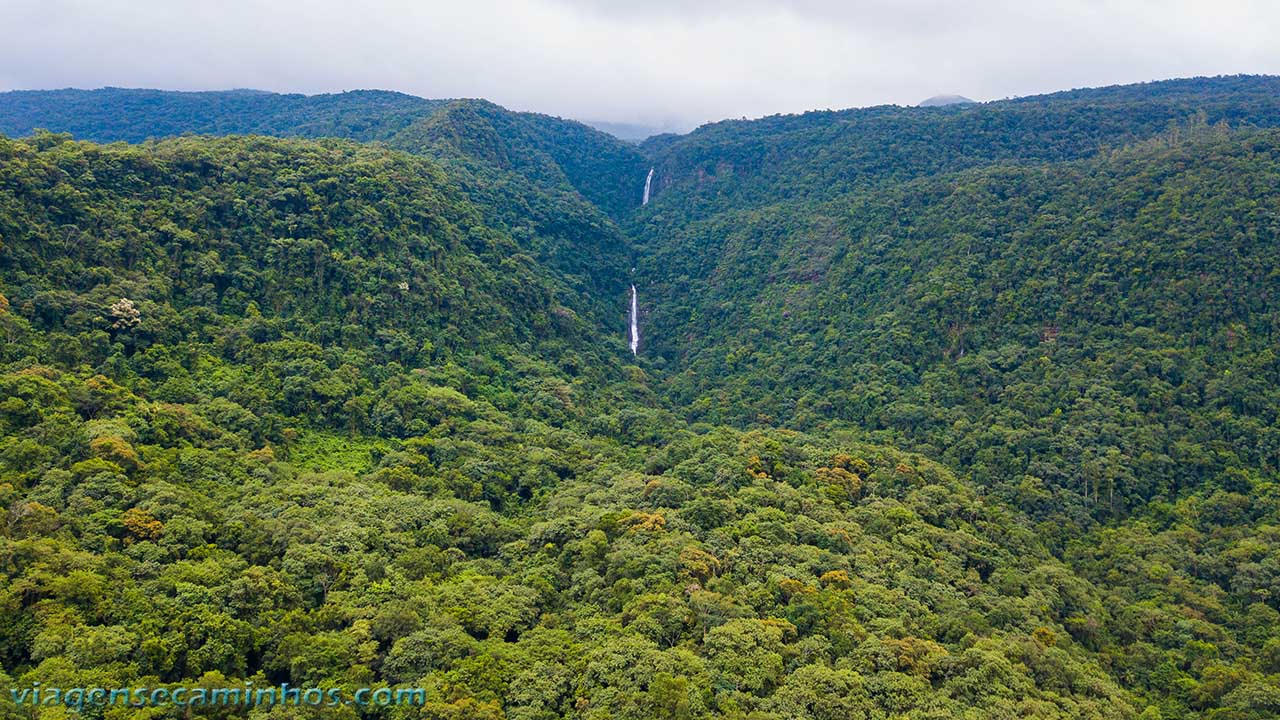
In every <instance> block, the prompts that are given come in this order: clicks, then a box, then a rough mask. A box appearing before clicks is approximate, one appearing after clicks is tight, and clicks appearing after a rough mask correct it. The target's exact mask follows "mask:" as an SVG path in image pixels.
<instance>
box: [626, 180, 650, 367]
mask: <svg viewBox="0 0 1280 720" xmlns="http://www.w3.org/2000/svg"><path fill="white" fill-rule="evenodd" d="M649 173H650V174H652V173H653V171H652V170H650V171H649ZM646 189H647V188H646ZM647 194H648V193H646V195H647ZM636 305H637V303H636V286H635V285H632V286H631V354H632V356H637V355H639V354H640V353H639V350H640V327H639V325H637V324H636Z"/></svg>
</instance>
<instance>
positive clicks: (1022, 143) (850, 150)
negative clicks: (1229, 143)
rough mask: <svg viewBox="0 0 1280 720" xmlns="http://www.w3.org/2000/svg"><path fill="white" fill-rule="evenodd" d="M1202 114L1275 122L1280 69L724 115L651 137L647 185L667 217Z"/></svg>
mask: <svg viewBox="0 0 1280 720" xmlns="http://www.w3.org/2000/svg"><path fill="white" fill-rule="evenodd" d="M1193 118H1202V119H1203V121H1204V122H1207V123H1208V124H1217V123H1219V122H1223V123H1227V124H1229V125H1231V126H1233V127H1240V126H1262V127H1273V126H1275V125H1277V124H1280V78H1277V77H1271V76H1235V77H1217V78H1197V79H1189V80H1171V81H1165V82H1159V83H1149V84H1142V85H1124V86H1117V87H1112V88H1101V89H1091V90H1076V91H1071V92H1067V93H1058V94H1052V95H1043V96H1036V97H1028V98H1020V99H1017V100H1005V101H998V102H989V103H982V104H978V105H952V106H944V107H928V108H921V107H897V106H882V107H873V108H862V109H852V110H839V111H821V112H819V111H815V112H808V113H804V114H800V115H776V116H772V117H767V118H762V119H759V120H727V121H723V122H718V123H712V124H710V125H706V126H703V127H701V128H699V129H697V130H695V131H693V132H692V133H689V134H688V135H685V136H660V137H656V138H650V139H649V140H648V141H646V142H645V143H644V144H642V146H641V149H642V150H644V151H646V153H647V154H649V155H650V156H651V157H652V158H653V163H654V165H655V166H656V168H657V172H656V173H655V177H654V186H655V188H656V190H655V193H654V194H655V197H656V198H660V197H661V196H662V195H663V194H666V192H667V189H668V188H672V187H679V189H680V192H677V193H670V194H669V195H668V197H667V198H665V200H666V201H667V202H669V203H677V204H679V206H680V210H677V211H676V215H677V217H681V216H683V215H688V214H694V215H702V214H705V213H707V212H710V211H715V210H719V209H731V210H741V209H744V208H746V207H755V206H759V205H765V204H769V203H771V202H776V201H778V200H780V199H784V198H804V199H806V200H814V199H819V198H832V197H836V196H839V195H840V194H843V193H846V192H850V191H852V190H855V189H858V188H861V187H868V186H871V185H874V184H877V183H883V182H890V181H904V180H909V179H911V178H915V177H921V176H925V175H929V174H934V173H938V172H946V171H954V170H960V169H964V168H969V167H976V166H981V165H985V164H989V163H992V162H1000V161H1017V162H1046V161H1061V160H1071V159H1078V158H1083V157H1088V156H1090V155H1093V154H1095V153H1098V152H1100V151H1102V150H1106V149H1109V148H1117V147H1122V146H1124V145H1125V144H1128V143H1130V142H1134V141H1137V140H1141V139H1143V138H1147V137H1151V136H1153V135H1156V134H1159V133H1162V132H1164V131H1166V130H1168V129H1169V127H1170V125H1171V124H1172V125H1178V124H1181V123H1185V122H1187V121H1188V120H1190V119H1193Z"/></svg>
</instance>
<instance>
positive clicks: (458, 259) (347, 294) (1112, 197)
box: [0, 77, 1280, 720]
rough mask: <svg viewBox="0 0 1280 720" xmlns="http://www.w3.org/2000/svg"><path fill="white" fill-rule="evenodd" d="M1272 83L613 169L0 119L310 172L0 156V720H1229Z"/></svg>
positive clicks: (69, 152)
mask: <svg viewBox="0 0 1280 720" xmlns="http://www.w3.org/2000/svg"><path fill="white" fill-rule="evenodd" d="M1274 89H1275V81H1274V79H1271V78H1250V77H1237V78H1213V79H1197V80H1189V81H1178V82H1174V83H1164V84H1152V85H1143V86H1130V87H1123V88H1107V89H1102V90H1094V91H1078V92H1072V93H1064V94H1059V95H1057V96H1046V97H1043V98H1029V99H1023V100H1018V101H1011V102H1003V103H992V104H987V105H981V106H971V107H963V108H956V107H952V108H933V109H930V108H872V109H867V110H856V111H841V112H837V113H810V114H806V115H803V116H792V117H775V118H766V119H763V120H759V121H753V122H745V121H744V122H736V121H735V122H727V123H718V124H715V125H711V126H707V127H704V128H702V129H700V130H698V131H696V132H694V133H692V134H690V135H688V136H684V137H661V138H655V139H652V140H650V141H649V142H648V143H646V144H645V145H644V146H643V147H642V148H640V149H639V150H637V149H636V148H634V147H630V146H625V145H623V144H621V143H617V142H615V141H613V140H612V139H610V138H608V137H607V136H604V135H602V134H600V133H596V132H594V131H591V130H589V129H588V128H585V126H581V125H578V124H576V123H572V122H568V121H563V120H559V119H557V118H549V117H546V116H540V115H532V114H520V113H509V112H507V111H505V110H503V109H501V108H499V107H497V106H494V105H492V104H489V103H485V102H482V101H458V102H450V103H437V102H432V101H423V100H420V99H417V98H409V97H408V96H401V95H395V94H389V93H376V92H369V93H366V92H361V93H347V94H343V95H341V96H317V97H312V98H304V97H301V96H278V95H271V94H265V93H243V92H234V93H210V94H203V93H202V94H165V93H155V92H151V91H120V90H105V91H95V92H92V93H82V92H79V91H59V92H56V93H10V94H5V95H3V96H0V120H3V122H5V123H10V124H4V125H0V129H5V130H6V131H10V132H15V133H22V134H26V133H27V132H28V131H30V129H31V128H33V127H37V126H45V127H52V128H54V129H57V130H70V131H73V132H75V133H76V134H77V135H80V136H84V137H89V138H98V139H113V140H114V139H125V140H133V141H137V140H142V139H145V138H148V137H153V136H168V135H177V134H181V133H183V132H186V131H190V132H204V133H211V134H239V133H246V132H253V133H264V134H269V135H284V136H304V137H318V136H342V137H345V138H347V139H346V140H338V139H328V140H319V141H315V140H311V141H308V140H297V139H278V138H268V137H229V138H194V137H183V138H177V139H169V140H163V141H158V142H156V141H152V142H147V143H144V144H142V145H134V146H130V145H123V144H115V145H106V146H101V145H94V144H90V143H86V142H78V141H73V140H72V139H71V138H70V137H69V136H67V135H56V134H50V133H45V132H41V133H36V134H34V135H32V136H31V137H29V138H27V139H25V140H6V139H0V337H2V338H3V341H4V342H3V344H2V345H0V515H3V517H2V518H0V520H2V521H3V522H0V681H3V683H10V684H17V685H23V684H27V685H29V684H30V683H32V682H36V681H39V682H41V683H44V684H45V685H62V686H74V685H104V686H117V685H119V686H130V685H137V684H152V685H158V684H169V685H179V684H181V685H205V686H209V687H225V686H228V685H238V684H240V683H242V682H243V681H252V682H254V683H257V684H259V685H267V684H272V683H279V682H290V683H292V684H295V685H324V686H333V687H344V688H348V689H353V688H355V687H359V686H379V685H393V686H397V687H424V688H427V689H428V690H429V699H430V702H429V704H428V706H427V707H424V708H416V709H410V708H397V709H394V710H385V711H384V710H375V709H360V710H357V709H354V708H342V709H339V710H337V711H333V712H328V713H316V715H315V716H324V717H330V716H331V717H342V718H353V717H369V718H375V717H376V718H385V719H387V720H391V719H394V718H411V717H426V718H510V719H513V720H514V719H522V720H542V719H550V718H562V717H571V718H581V719H583V720H587V719H595V718H600V719H604V718H610V719H612V718H636V719H637V720H639V719H642V718H645V719H647V718H681V719H692V718H744V719H745V718H752V719H753V720H763V719H766V718H767V719H778V720H781V719H783V718H787V719H791V718H832V719H834V718H865V719H868V720H890V718H894V719H896V718H912V719H916V720H924V719H926V718H950V717H968V718H988V717H992V718H1015V717H1017V718H1023V717H1027V718H1090V719H1094V718H1096V719H1105V718H1130V717H1142V718H1164V719H1165V720H1174V719H1181V718H1193V717H1214V718H1231V719H1236V718H1239V719H1242V720H1243V719H1250V720H1252V719H1254V718H1267V717H1273V716H1275V715H1276V713H1277V712H1278V711H1280V710H1278V708H1280V701H1278V700H1277V698H1280V634H1278V632H1277V628H1280V622H1278V621H1280V560H1278V559H1277V558H1278V557H1280V555H1278V552H1280V551H1278V550H1277V548H1280V533H1278V532H1277V528H1280V502H1278V501H1280V493H1278V492H1277V490H1276V488H1277V487H1280V485H1277V481H1278V478H1277V468H1278V467H1280V455H1278V454H1277V453H1280V449H1278V448H1280V436H1277V434H1276V433H1277V430H1276V428H1277V417H1280V395H1278V394H1277V392H1278V391H1277V390H1276V388H1277V387H1280V365H1278V364H1277V360H1276V355H1275V352H1274V346H1275V339H1276V333H1277V330H1278V329H1280V320H1278V319H1277V315H1276V311H1275V309H1274V300H1275V298H1274V297H1273V296H1274V295H1275V290H1276V287H1277V283H1276V280H1277V278H1276V277H1275V270H1274V268H1276V267H1280V258H1277V257H1276V254H1275V253H1276V250H1275V248H1276V242H1275V240H1276V237H1275V236H1276V232H1277V218H1278V217H1280V205H1277V200H1276V197H1275V193H1274V188H1275V187H1276V186H1277V182H1278V181H1280V134H1277V133H1276V132H1275V131H1272V130H1266V129H1259V128H1256V127H1255V128H1251V127H1247V126H1249V125H1257V126H1268V125H1274V124H1275V118H1276V117H1277V115H1276V110H1277V108H1276V106H1275V99H1274V98H1275V93H1274ZM15 123H16V124H15ZM15 128H16V129H15ZM352 140H363V141H370V140H372V141H379V142H380V143H381V144H367V145H361V144H357V143H355V142H352ZM651 165H652V166H654V167H656V168H658V171H657V186H658V192H657V194H656V196H655V200H654V202H652V203H650V205H648V206H645V207H644V208H640V207H638V204H639V191H640V188H641V186H642V183H643V178H644V174H645V172H647V168H648V167H650V166H651ZM632 267H635V270H634V274H633V271H632ZM633 280H634V281H636V283H637V285H638V286H639V287H640V292H641V305H642V308H643V310H644V312H643V314H642V317H641V325H642V334H643V337H644V345H643V346H642V347H643V348H644V351H643V353H642V356H641V358H640V359H639V360H636V361H633V360H632V358H631V357H630V354H629V353H627V352H626V350H625V347H624V344H623V332H622V330H623V328H624V327H625V324H624V318H625V312H626V309H625V308H626V302H627V293H626V288H627V286H628V285H629V284H630V283H631V282H632V281H633ZM280 710H281V709H277V710H276V711H273V712H267V711H264V710H261V709H259V710H257V711H255V713H256V714H255V715H253V716H254V717H259V716H260V717H275V716H284V715H282V714H281V712H280ZM130 712H132V709H116V710H108V711H107V712H106V713H104V714H103V716H104V717H125V716H130V715H129V713H130ZM285 714H287V713H285ZM10 715H13V716H15V717H17V716H20V715H18V711H16V710H14V709H13V708H11V707H9V706H6V705H4V704H3V701H2V700H0V716H4V717H8V716H10ZM180 715H181V713H179V712H178V711H177V710H176V709H174V708H164V709H157V710H155V711H154V715H153V716H155V717H178V716H180ZM231 715H232V714H231V713H229V712H228V711H226V710H225V709H216V708H208V709H205V711H204V713H203V714H202V713H201V711H199V710H194V711H193V712H192V713H191V714H188V715H185V716H186V717H210V718H214V717H217V718H221V717H230V716H231ZM21 716H25V715H21ZM308 716H311V715H308ZM41 717H60V715H58V714H56V713H55V712H53V711H47V712H42V713H41Z"/></svg>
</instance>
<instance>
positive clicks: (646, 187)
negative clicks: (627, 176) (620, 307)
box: [632, 168, 653, 290]
mask: <svg viewBox="0 0 1280 720" xmlns="http://www.w3.org/2000/svg"><path fill="white" fill-rule="evenodd" d="M652 184H653V168H649V174H648V175H646V176H645V178H644V199H643V200H641V201H640V204H641V205H648V204H649V186H650V185H652ZM632 290H635V288H632Z"/></svg>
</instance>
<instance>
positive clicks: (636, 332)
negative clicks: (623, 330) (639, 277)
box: [631, 285, 640, 355]
mask: <svg viewBox="0 0 1280 720" xmlns="http://www.w3.org/2000/svg"><path fill="white" fill-rule="evenodd" d="M639 349H640V328H639V326H638V325H636V286H635V285H632V286H631V354H632V355H638V354H639V352H638V351H639Z"/></svg>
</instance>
